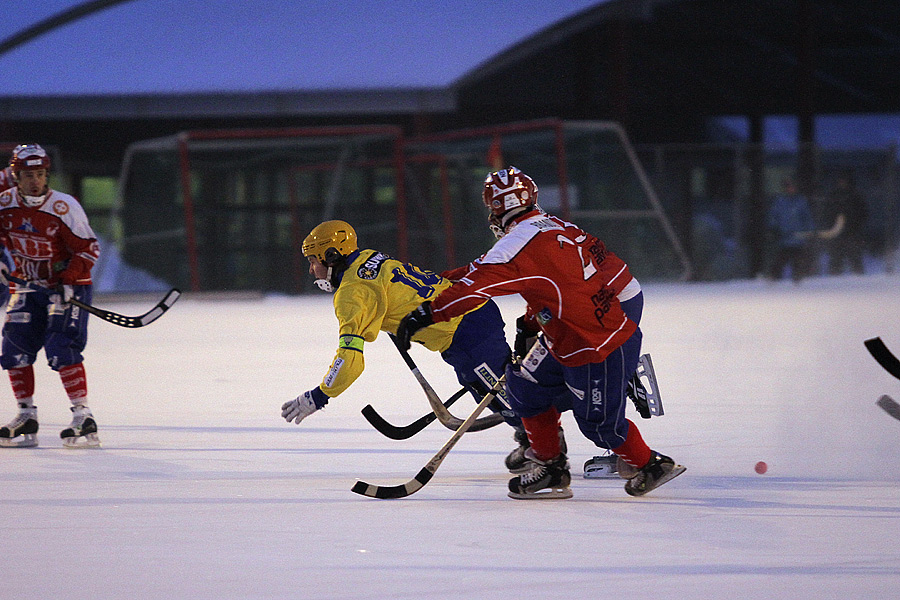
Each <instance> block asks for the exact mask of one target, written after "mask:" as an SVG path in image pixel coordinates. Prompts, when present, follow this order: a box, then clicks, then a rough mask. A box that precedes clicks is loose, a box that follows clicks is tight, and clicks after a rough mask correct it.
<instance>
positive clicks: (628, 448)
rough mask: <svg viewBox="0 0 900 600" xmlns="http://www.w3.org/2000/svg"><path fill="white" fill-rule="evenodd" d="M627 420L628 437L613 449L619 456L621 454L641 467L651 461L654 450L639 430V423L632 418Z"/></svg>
mask: <svg viewBox="0 0 900 600" xmlns="http://www.w3.org/2000/svg"><path fill="white" fill-rule="evenodd" d="M627 421H628V437H627V438H625V443H624V444H622V445H621V446H619V447H618V448H613V449H612V451H613V452H615V453H616V454H617V455H618V456H621V457H622V460H624V461H625V462H627V463H628V464H629V465H631V466H632V467H635V468H637V469H640V468H641V467H643V466H644V465H646V464H647V463H648V462H649V461H650V457H651V456H652V454H653V451H652V450H651V449H650V447H649V446H648V445H647V444H646V443H645V442H644V438H642V437H641V432H640V431H639V430H638V428H637V425H635V424H634V423H633V422H632V421H631V419H627Z"/></svg>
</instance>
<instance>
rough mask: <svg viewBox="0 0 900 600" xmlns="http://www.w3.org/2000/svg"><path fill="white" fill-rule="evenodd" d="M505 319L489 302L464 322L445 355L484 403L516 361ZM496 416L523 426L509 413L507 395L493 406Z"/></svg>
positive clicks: (461, 380) (477, 397)
mask: <svg viewBox="0 0 900 600" xmlns="http://www.w3.org/2000/svg"><path fill="white" fill-rule="evenodd" d="M504 326H505V325H504V323H503V316H502V315H501V314H500V309H499V308H497V305H496V304H495V303H494V301H493V300H488V301H487V302H485V303H484V304H483V305H482V306H481V307H480V308H478V309H477V310H473V311H472V312H470V313H468V314H467V315H466V316H464V317H463V318H462V321H460V323H459V327H457V329H456V332H455V333H454V334H453V342H452V343H451V344H450V347H449V348H447V349H446V350H445V351H444V352H443V353H441V358H443V359H444V362H446V363H447V364H449V365H451V366H452V367H453V370H454V371H456V378H457V380H458V381H459V382H460V384H462V385H464V386H465V387H466V388H467V389H468V390H469V392H470V393H471V394H472V396H473V397H474V398H475V399H476V400H477V401H478V402H480V401H481V399H482V398H484V395H485V394H487V392H488V390H490V388H491V387H492V386H493V383H494V382H495V381H497V379H498V378H499V377H500V375H502V374H503V372H504V371H505V370H506V366H507V365H508V364H509V363H510V361H511V358H512V350H511V349H510V347H509V344H508V343H507V341H506V331H505V330H504ZM489 408H491V410H493V411H494V412H501V413H503V416H504V417H505V418H506V420H507V422H508V423H509V424H510V425H513V426H519V425H520V422H519V419H518V418H517V417H516V416H515V415H514V414H513V413H512V412H511V411H510V410H508V403H507V400H506V391H505V390H503V391H501V393H500V394H499V399H498V400H495V402H494V403H493V404H491V405H489Z"/></svg>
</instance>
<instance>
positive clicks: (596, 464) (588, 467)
mask: <svg viewBox="0 0 900 600" xmlns="http://www.w3.org/2000/svg"><path fill="white" fill-rule="evenodd" d="M620 460H621V459H620V458H619V457H618V456H616V455H615V454H613V453H612V452H607V453H606V454H604V455H602V456H595V457H594V458H591V459H588V460H587V461H585V463H584V478H585V479H609V478H612V477H615V478H618V476H619V467H618V462H619V461H620Z"/></svg>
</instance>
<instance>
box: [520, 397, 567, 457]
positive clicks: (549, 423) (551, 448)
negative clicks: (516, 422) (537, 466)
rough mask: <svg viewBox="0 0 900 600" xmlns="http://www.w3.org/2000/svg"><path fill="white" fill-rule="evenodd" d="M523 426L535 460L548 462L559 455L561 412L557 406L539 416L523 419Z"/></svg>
mask: <svg viewBox="0 0 900 600" xmlns="http://www.w3.org/2000/svg"><path fill="white" fill-rule="evenodd" d="M522 424H523V425H524V426H525V431H526V432H527V433H528V441H529V442H531V451H532V452H534V456H535V458H537V459H538V460H544V461H546V460H550V459H551V458H556V457H557V456H558V455H559V452H560V448H559V411H558V410H556V407H555V406H551V407H550V408H549V409H548V410H546V411H544V412H542V413H541V414H539V415H535V416H533V417H522Z"/></svg>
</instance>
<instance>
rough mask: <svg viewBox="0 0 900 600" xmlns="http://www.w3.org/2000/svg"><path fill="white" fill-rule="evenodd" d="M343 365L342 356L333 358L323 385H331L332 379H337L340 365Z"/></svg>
mask: <svg viewBox="0 0 900 600" xmlns="http://www.w3.org/2000/svg"><path fill="white" fill-rule="evenodd" d="M343 366H344V359H343V358H336V359H334V363H333V364H332V365H331V370H330V371H328V375H326V376H325V387H331V386H332V384H333V383H334V380H335V379H337V376H338V373H340V372H341V367H343Z"/></svg>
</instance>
